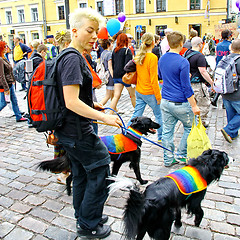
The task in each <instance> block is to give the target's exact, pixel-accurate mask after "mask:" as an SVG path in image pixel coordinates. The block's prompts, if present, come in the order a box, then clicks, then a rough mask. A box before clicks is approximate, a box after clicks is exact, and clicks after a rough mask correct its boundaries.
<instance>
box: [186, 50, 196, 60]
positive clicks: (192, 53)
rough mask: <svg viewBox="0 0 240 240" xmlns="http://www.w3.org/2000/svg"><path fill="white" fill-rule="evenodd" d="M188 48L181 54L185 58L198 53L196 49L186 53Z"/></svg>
mask: <svg viewBox="0 0 240 240" xmlns="http://www.w3.org/2000/svg"><path fill="white" fill-rule="evenodd" d="M187 52H188V50H187V51H186V52H185V53H184V54H183V57H184V58H186V59H189V58H190V57H192V56H194V55H196V54H199V52H197V51H194V52H191V53H189V54H187Z"/></svg>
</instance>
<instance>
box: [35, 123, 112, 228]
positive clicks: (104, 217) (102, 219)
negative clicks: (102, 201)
mask: <svg viewBox="0 0 240 240" xmlns="http://www.w3.org/2000/svg"><path fill="white" fill-rule="evenodd" d="M32 127H33V126H32ZM107 221H108V216H107V215H105V214H103V215H102V218H101V220H100V222H99V224H102V225H103V224H104V223H106V222H107ZM76 228H77V230H78V229H79V228H81V227H80V225H79V223H78V222H77V223H76Z"/></svg>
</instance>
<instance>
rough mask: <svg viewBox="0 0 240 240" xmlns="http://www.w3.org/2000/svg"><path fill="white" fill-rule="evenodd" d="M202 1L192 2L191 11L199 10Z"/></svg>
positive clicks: (194, 0) (191, 0) (192, 0)
mask: <svg viewBox="0 0 240 240" xmlns="http://www.w3.org/2000/svg"><path fill="white" fill-rule="evenodd" d="M199 9H200V0H190V10H199Z"/></svg>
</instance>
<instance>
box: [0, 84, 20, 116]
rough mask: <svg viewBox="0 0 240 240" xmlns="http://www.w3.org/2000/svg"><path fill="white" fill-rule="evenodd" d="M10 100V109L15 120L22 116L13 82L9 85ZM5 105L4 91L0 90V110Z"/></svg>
mask: <svg viewBox="0 0 240 240" xmlns="http://www.w3.org/2000/svg"><path fill="white" fill-rule="evenodd" d="M10 101H11V103H12V109H13V112H14V114H15V116H16V120H19V119H20V118H22V114H21V112H20V110H19V107H18V101H17V97H16V94H15V90H14V84H13V85H12V86H11V87H10ZM6 106H7V103H6V100H5V96H4V92H0V111H1V110H2V109H3V108H5V107H6Z"/></svg>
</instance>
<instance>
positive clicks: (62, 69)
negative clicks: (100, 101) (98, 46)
mask: <svg viewBox="0 0 240 240" xmlns="http://www.w3.org/2000/svg"><path fill="white" fill-rule="evenodd" d="M63 51H64V50H63ZM57 82H58V85H59V86H61V87H60V88H59V94H60V98H61V100H62V102H63V104H64V105H65V101H64V97H63V89H62V87H63V86H67V85H80V93H79V99H80V100H81V101H83V102H84V103H85V104H87V105H88V106H91V107H92V106H93V100H92V75H91V72H90V70H89V68H88V66H87V63H86V61H85V59H84V58H83V57H82V56H81V55H80V54H76V53H68V54H66V55H65V56H63V57H62V59H61V60H60V61H59V63H58V68H57ZM77 118H78V119H79V123H80V129H81V133H82V134H83V135H88V134H89V133H91V132H93V127H92V124H91V119H88V118H85V117H82V116H80V115H78V114H76V113H74V112H72V111H71V110H69V109H67V112H66V116H65V120H64V124H63V126H62V127H61V128H60V129H59V130H58V131H60V132H61V133H62V134H64V135H66V136H68V137H74V138H75V137H78V128H77V125H78V121H77Z"/></svg>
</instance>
